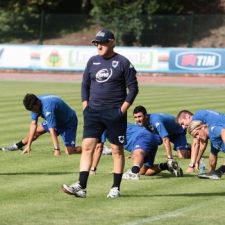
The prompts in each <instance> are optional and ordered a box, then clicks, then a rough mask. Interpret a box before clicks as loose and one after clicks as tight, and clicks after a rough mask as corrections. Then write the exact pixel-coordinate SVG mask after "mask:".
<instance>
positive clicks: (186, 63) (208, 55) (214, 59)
mask: <svg viewBox="0 0 225 225" xmlns="http://www.w3.org/2000/svg"><path fill="white" fill-rule="evenodd" d="M169 70H170V71H171V72H177V73H221V72H222V73H224V72H225V51H224V50H221V49H207V48H205V49H200V48H199V49H195V48H192V49H171V51H170V55H169Z"/></svg>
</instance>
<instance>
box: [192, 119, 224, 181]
mask: <svg viewBox="0 0 225 225" xmlns="http://www.w3.org/2000/svg"><path fill="white" fill-rule="evenodd" d="M188 132H189V134H191V135H192V136H193V137H194V138H197V139H198V140H200V141H204V142H206V141H207V140H208V139H209V140H210V142H211V152H210V155H209V172H208V173H202V174H199V175H198V177H199V178H205V179H213V180H219V179H220V178H221V176H222V175H223V174H224V173H225V163H224V164H223V165H222V166H221V167H219V168H218V169H217V170H215V169H216V164H217V155H218V152H220V151H222V152H225V125H223V126H222V125H207V124H204V123H203V122H202V121H200V120H192V121H191V123H190V125H189V127H188ZM202 154H203V152H202V153H201V156H202ZM199 158H201V157H199ZM197 164H199V162H197Z"/></svg>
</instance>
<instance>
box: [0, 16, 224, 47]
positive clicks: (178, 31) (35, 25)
mask: <svg viewBox="0 0 225 225" xmlns="http://www.w3.org/2000/svg"><path fill="white" fill-rule="evenodd" d="M141 20H142V21H143V23H144V24H145V26H144V29H143V30H142V31H141V35H140V36H139V38H138V40H137V39H136V40H135V39H134V40H132V42H131V43H132V44H133V45H138V46H162V47H178V46H179V47H223V46H225V43H224V36H225V16H224V15H194V14H190V15H181V16H171V15H155V16H151V17H150V18H145V17H143V18H141ZM3 21H4V20H3ZM3 21H2V20H0V43H16V44H19V43H33V44H45V43H46V41H47V40H51V39H55V40H56V41H55V42H54V44H57V39H61V41H60V44H65V45H66V44H67V41H66V37H67V35H69V34H71V33H76V32H79V31H80V30H83V31H84V30H85V29H86V30H91V29H93V27H95V30H96V27H97V26H98V24H96V23H94V22H93V21H94V20H93V18H90V17H88V16H86V15H59V14H45V13H44V12H42V13H41V14H39V15H35V16H34V15H32V16H31V15H26V16H23V17H21V16H16V15H12V16H11V17H10V20H5V21H4V22H3ZM122 22H123V21H121V23H122ZM94 32H95V31H94ZM84 35H85V32H84ZM134 36H135V35H134ZM64 38H65V42H63V40H64ZM88 41H90V40H88ZM88 41H87V44H89V42H88ZM48 43H50V42H48ZM70 44H71V43H70ZM82 44H85V42H83V43H82ZM120 45H126V42H123V43H122V44H121V43H120Z"/></svg>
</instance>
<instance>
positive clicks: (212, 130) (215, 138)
mask: <svg viewBox="0 0 225 225" xmlns="http://www.w3.org/2000/svg"><path fill="white" fill-rule="evenodd" d="M208 129H209V134H208V135H209V139H210V141H211V145H212V146H213V148H215V149H217V150H219V151H222V152H225V144H224V142H223V140H222V138H221V131H222V129H225V127H224V126H223V127H222V126H215V125H212V126H208Z"/></svg>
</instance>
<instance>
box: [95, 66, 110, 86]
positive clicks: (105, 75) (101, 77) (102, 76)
mask: <svg viewBox="0 0 225 225" xmlns="http://www.w3.org/2000/svg"><path fill="white" fill-rule="evenodd" d="M111 76H112V69H111V68H110V69H109V70H108V69H102V70H99V71H98V72H97V73H96V81H97V82H99V83H103V82H106V81H107V80H108V79H109V78H110V77H111Z"/></svg>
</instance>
